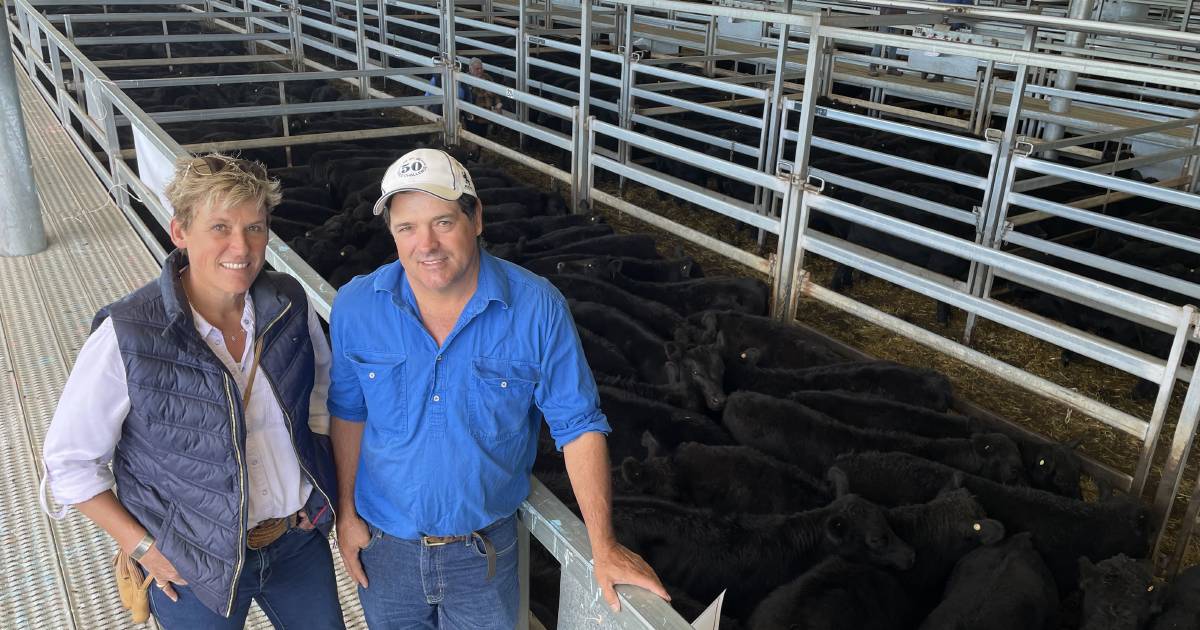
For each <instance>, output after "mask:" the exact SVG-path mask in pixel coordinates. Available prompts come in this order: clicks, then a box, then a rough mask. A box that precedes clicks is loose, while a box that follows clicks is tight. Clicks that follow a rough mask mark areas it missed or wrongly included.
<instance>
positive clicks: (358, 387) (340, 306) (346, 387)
mask: <svg viewBox="0 0 1200 630" xmlns="http://www.w3.org/2000/svg"><path fill="white" fill-rule="evenodd" d="M347 315H348V313H347V306H346V305H345V303H344V300H343V299H342V294H340V293H339V294H338V298H337V299H335V300H334V301H333V309H332V310H331V311H330V316H329V337H330V342H331V358H330V364H329V398H328V405H327V406H328V409H329V413H330V414H331V415H334V416H337V417H338V418H341V419H342V420H349V421H350V422H365V421H366V420H367V401H366V398H365V397H364V396H363V391H362V384H360V383H359V382H358V377H357V376H356V375H355V373H354V366H353V365H351V363H350V360H349V359H348V358H347V357H346V352H345V343H346V340H347V339H348V338H350V335H351V334H352V332H353V331H351V330H349V329H348V328H347V326H348V325H350V323H351V322H348V321H347V320H348V319H352V318H348V317H347Z"/></svg>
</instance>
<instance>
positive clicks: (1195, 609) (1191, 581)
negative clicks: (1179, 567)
mask: <svg viewBox="0 0 1200 630" xmlns="http://www.w3.org/2000/svg"><path fill="white" fill-rule="evenodd" d="M1195 628H1200V567H1192V568H1190V569H1188V570H1187V571H1184V572H1183V573H1180V574H1179V576H1178V577H1176V578H1175V579H1174V580H1173V581H1172V582H1171V583H1170V584H1168V585H1167V593H1166V596H1165V598H1164V599H1163V602H1162V613H1161V614H1160V615H1159V616H1158V617H1156V618H1155V619H1154V623H1152V624H1150V630H1194V629H1195Z"/></svg>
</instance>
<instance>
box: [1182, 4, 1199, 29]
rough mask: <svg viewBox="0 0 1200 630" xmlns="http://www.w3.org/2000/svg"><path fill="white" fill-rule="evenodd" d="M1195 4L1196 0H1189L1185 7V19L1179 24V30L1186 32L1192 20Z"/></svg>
mask: <svg viewBox="0 0 1200 630" xmlns="http://www.w3.org/2000/svg"><path fill="white" fill-rule="evenodd" d="M1194 5H1195V0H1188V2H1187V6H1185V7H1184V8H1183V21H1182V22H1181V23H1180V24H1179V30H1180V31H1182V32H1184V33H1186V32H1187V30H1188V23H1189V22H1191V21H1192V8H1193V6H1194Z"/></svg>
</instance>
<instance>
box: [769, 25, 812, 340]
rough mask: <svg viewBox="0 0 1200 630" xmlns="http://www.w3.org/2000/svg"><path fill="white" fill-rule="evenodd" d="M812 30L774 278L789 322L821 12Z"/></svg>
mask: <svg viewBox="0 0 1200 630" xmlns="http://www.w3.org/2000/svg"><path fill="white" fill-rule="evenodd" d="M809 29H810V30H809V37H808V61H807V63H806V64H805V66H804V101H803V104H802V105H801V107H800V126H799V127H798V129H797V134H798V136H797V138H796V154H795V157H794V158H793V159H792V185H791V188H790V189H789V192H788V193H787V194H786V195H785V199H784V204H785V205H784V211H783V218H784V221H783V225H782V226H780V227H781V230H782V231H781V232H780V234H779V242H780V247H779V255H778V260H777V261H776V266H775V278H774V281H775V294H774V296H773V297H774V299H773V302H774V309H773V315H774V316H775V317H777V318H784V319H785V320H786V321H792V320H794V319H795V318H796V308H797V303H796V298H797V296H798V295H799V292H798V287H799V283H800V282H801V281H802V279H803V273H804V272H803V265H804V241H803V239H804V232H805V226H804V225H803V224H802V222H801V219H803V218H805V217H803V216H802V215H803V214H804V213H803V212H801V211H800V209H802V208H803V207H804V199H803V195H804V189H803V184H804V182H805V180H806V179H807V178H808V159H809V155H810V153H811V149H812V130H813V121H814V119H815V118H816V115H817V99H818V98H820V90H818V89H817V86H818V85H820V83H821V76H820V75H821V68H822V67H824V65H825V63H824V62H825V59H824V57H825V37H823V36H822V35H821V16H820V15H813V19H812V26H810V27H809ZM780 144H782V143H780ZM804 223H807V221H804Z"/></svg>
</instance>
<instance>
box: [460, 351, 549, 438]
mask: <svg viewBox="0 0 1200 630" xmlns="http://www.w3.org/2000/svg"><path fill="white" fill-rule="evenodd" d="M471 372H472V374H471V389H470V395H469V397H468V401H469V415H470V423H471V435H473V436H475V437H477V438H481V439H485V440H503V439H507V438H511V437H514V436H517V435H520V434H521V433H522V432H523V431H525V430H526V429H527V420H528V418H529V409H530V408H531V407H532V406H533V390H534V387H536V386H537V384H538V381H539V380H540V378H541V374H540V373H539V372H538V369H537V366H536V365H534V364H532V363H526V362H523V361H508V360H505V359H491V358H487V357H476V358H475V359H474V360H473V361H472V363H471Z"/></svg>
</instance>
